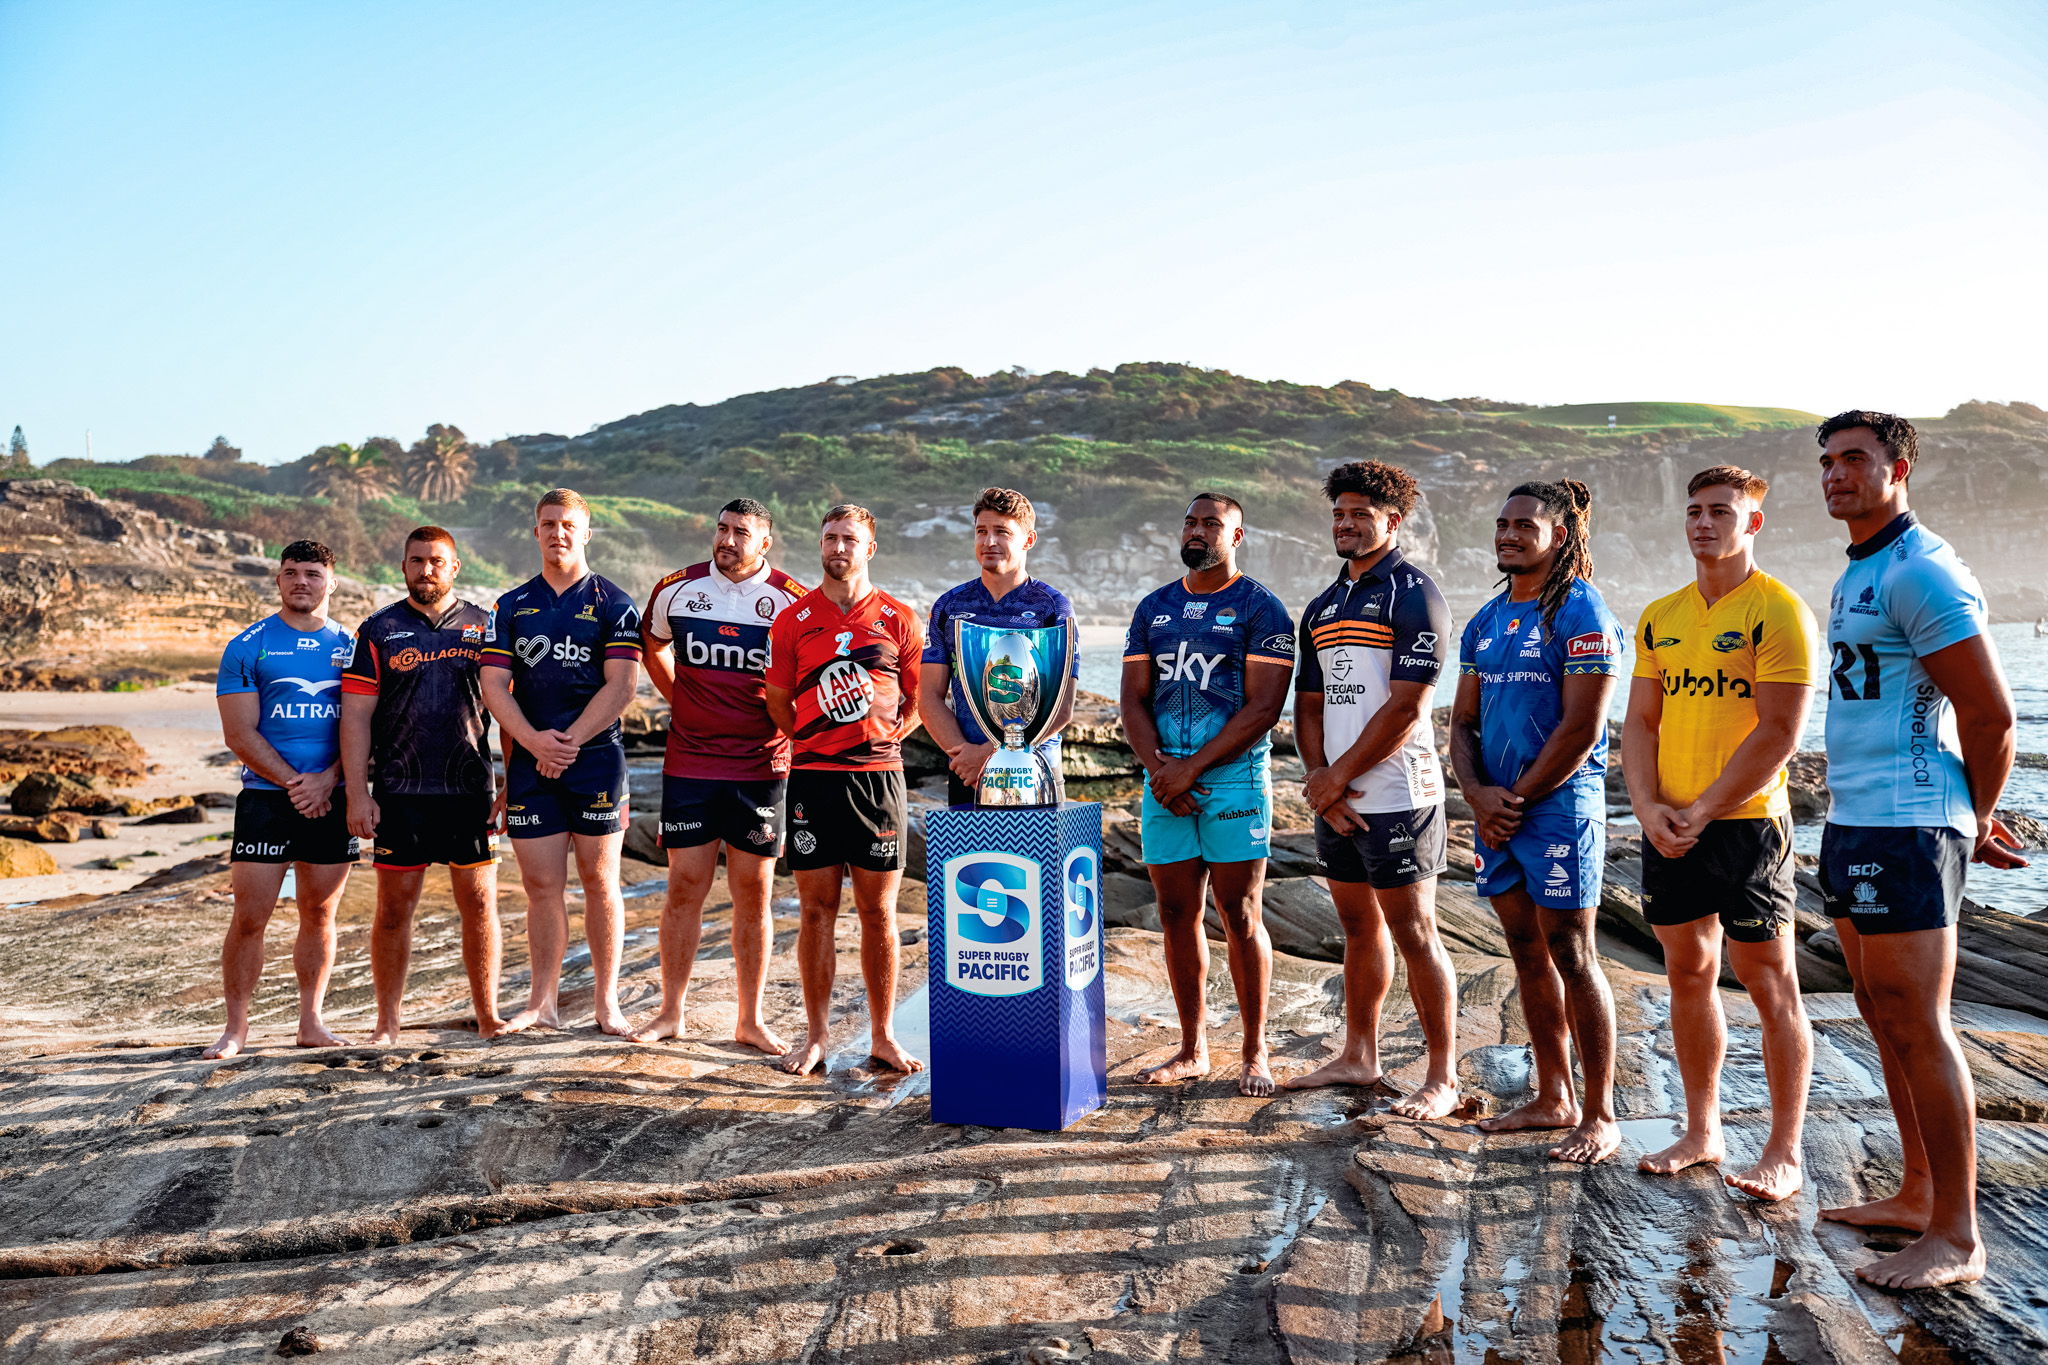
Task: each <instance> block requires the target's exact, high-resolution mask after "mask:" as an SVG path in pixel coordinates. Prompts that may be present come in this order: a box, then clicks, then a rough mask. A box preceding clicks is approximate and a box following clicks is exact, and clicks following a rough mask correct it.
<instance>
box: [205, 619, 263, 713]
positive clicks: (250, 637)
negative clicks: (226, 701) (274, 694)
mask: <svg viewBox="0 0 2048 1365" xmlns="http://www.w3.org/2000/svg"><path fill="white" fill-rule="evenodd" d="M262 658H263V640H262V638H261V632H260V631H255V630H245V631H243V632H242V633H241V634H240V635H237V636H236V637H235V638H234V639H232V640H230V641H228V647H227V648H226V649H224V650H222V651H221V656H220V674H219V676H218V677H216V678H215V679H214V683H213V695H215V696H216V697H232V696H234V695H236V694H237V693H241V692H261V691H262V690H263V680H262V678H260V677H258V676H257V671H256V670H257V664H258V662H259V661H260V660H261V659H262Z"/></svg>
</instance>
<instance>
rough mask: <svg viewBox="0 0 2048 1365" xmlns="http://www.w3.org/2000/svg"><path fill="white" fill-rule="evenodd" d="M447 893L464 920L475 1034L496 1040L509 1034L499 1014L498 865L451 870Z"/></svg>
mask: <svg viewBox="0 0 2048 1365" xmlns="http://www.w3.org/2000/svg"><path fill="white" fill-rule="evenodd" d="M448 889H449V890H450V891H451V892H453V893H454V895H455V909H456V912H457V913H458V914H460V915H461V916H462V970H463V974H464V975H466V976H467V977H468V978H469V1003H470V1005H471V1006H472V1007H473V1008H474V1009H475V1010H476V1031H477V1033H478V1034H479V1035H481V1036H483V1037H485V1038H495V1037H497V1036H498V1035H499V1034H501V1033H504V1032H505V1031H506V1028H505V1019H504V1017H503V1016H502V1015H500V1014H499V1013H498V963H499V959H500V956H501V949H500V947H499V944H498V865H497V864H496V863H479V864H478V865H477V866H475V867H451V868H449V869H448Z"/></svg>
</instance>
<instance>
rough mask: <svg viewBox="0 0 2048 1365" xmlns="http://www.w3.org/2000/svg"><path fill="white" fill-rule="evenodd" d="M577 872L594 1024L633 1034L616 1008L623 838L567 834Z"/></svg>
mask: <svg viewBox="0 0 2048 1365" xmlns="http://www.w3.org/2000/svg"><path fill="white" fill-rule="evenodd" d="M569 842H570V843H571V844H572V845H573V846H574V847H575V850H576V872H577V875H578V877H580V878H581V880H582V882H583V937H584V939H585V940H586V941H588V942H589V944H590V968H591V971H592V972H593V973H595V974H596V976H597V999H596V1002H595V1003H596V1006H597V1026H598V1028H599V1029H601V1030H603V1031H604V1032H606V1033H610V1034H613V1035H615V1036H617V1037H621V1038H623V1037H625V1036H626V1035H627V1034H628V1033H631V1032H632V1026H631V1025H630V1024H628V1023H627V1022H626V1016H625V1015H624V1014H622V1013H621V1012H620V1011H619V960H620V959H621V958H623V957H624V956H625V955H626V902H625V900H624V899H623V898H622V897H621V896H620V895H619V850H620V849H622V848H624V847H625V846H626V836H625V834H624V833H623V832H621V833H618V834H572V835H570V836H569Z"/></svg>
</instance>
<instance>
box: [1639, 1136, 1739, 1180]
mask: <svg viewBox="0 0 2048 1365" xmlns="http://www.w3.org/2000/svg"><path fill="white" fill-rule="evenodd" d="M1727 1155H1728V1150H1727V1148H1725V1147H1723V1146H1722V1145H1721V1135H1720V1134H1719V1133H1718V1132H1716V1133H1713V1134H1694V1133H1687V1134H1686V1135H1685V1136H1683V1137H1681V1138H1679V1139H1678V1141H1676V1142H1674V1143H1672V1144H1671V1145H1670V1146H1669V1147H1666V1148H1665V1149H1664V1150H1663V1151H1661V1152H1651V1153H1650V1154H1649V1155H1647V1156H1645V1157H1644V1158H1643V1159H1642V1160H1641V1161H1638V1162H1637V1163H1636V1169H1637V1170H1639V1171H1647V1172H1649V1173H1650V1174H1651V1175H1677V1174H1678V1173H1679V1172H1680V1171H1682V1170H1685V1169H1686V1168H1687V1167H1688V1166H1714V1165H1719V1164H1720V1162H1721V1161H1722V1160H1724V1159H1725V1158H1726V1157H1727ZM1728 1183H1729V1184H1731V1185H1732V1184H1734V1183H1735V1182H1734V1181H1733V1180H1732V1179H1731V1180H1730V1181H1729V1182H1728Z"/></svg>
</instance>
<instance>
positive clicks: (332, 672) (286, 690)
mask: <svg viewBox="0 0 2048 1365" xmlns="http://www.w3.org/2000/svg"><path fill="white" fill-rule="evenodd" d="M348 655H349V637H348V632H347V631H345V630H343V629H342V628H341V627H340V626H337V625H335V624H334V623H333V622H332V621H329V622H327V623H325V624H323V625H322V626H321V627H320V628H319V629H317V630H299V629H296V628H295V627H292V626H288V625H286V624H285V621H284V618H283V617H282V616H280V615H278V614H277V613H275V612H273V613H271V614H270V615H269V616H266V617H264V618H263V619H262V620H261V621H258V622H257V623H256V624H255V625H253V626H251V627H249V628H248V629H247V630H245V631H243V632H242V633H241V634H240V635H237V636H236V637H235V638H234V639H232V640H230V641H229V642H228V647H227V648H226V649H225V650H224V651H222V653H221V656H220V674H219V676H218V677H217V678H216V679H215V680H214V685H213V694H214V695H215V696H216V697H231V696H234V695H236V694H237V693H242V692H254V693H256V694H257V695H258V699H259V700H258V710H257V713H256V733H257V734H259V735H261V736H263V738H264V739H265V740H266V741H267V742H268V743H269V745H270V747H271V748H273V749H275V750H277V756H278V757H279V758H281V759H283V760H284V761H285V762H286V763H288V764H290V765H291V768H292V771H293V772H300V773H317V772H324V771H326V770H327V769H328V768H329V767H331V766H333V763H334V760H335V759H336V758H337V757H339V756H340V754H341V695H340V692H339V691H338V689H339V688H340V687H341V670H342V666H343V665H344V664H346V663H347V662H348ZM242 785H243V786H245V787H248V788H251V789H253V790H255V791H269V792H274V791H283V790H284V788H282V787H280V786H278V785H277V784H276V783H275V782H272V781H270V780H269V779H268V778H264V777H259V776H257V775H256V770H255V769H254V768H244V769H242Z"/></svg>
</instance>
